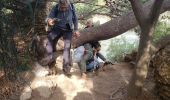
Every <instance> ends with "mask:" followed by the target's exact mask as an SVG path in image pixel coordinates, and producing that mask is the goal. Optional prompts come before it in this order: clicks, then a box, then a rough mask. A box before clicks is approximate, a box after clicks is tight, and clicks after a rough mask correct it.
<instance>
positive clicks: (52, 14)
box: [45, 6, 58, 23]
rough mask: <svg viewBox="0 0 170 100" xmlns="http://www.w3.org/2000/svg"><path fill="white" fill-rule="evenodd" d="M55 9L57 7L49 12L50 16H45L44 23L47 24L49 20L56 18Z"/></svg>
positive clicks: (55, 7)
mask: <svg viewBox="0 0 170 100" xmlns="http://www.w3.org/2000/svg"><path fill="white" fill-rule="evenodd" d="M57 9H58V7H57V6H54V7H53V8H52V10H51V12H50V14H49V15H48V16H47V18H46V20H45V22H46V23H47V22H48V20H49V19H54V18H55V17H56V16H55V14H56V13H57Z"/></svg>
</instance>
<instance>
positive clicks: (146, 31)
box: [128, 0, 163, 98]
mask: <svg viewBox="0 0 170 100" xmlns="http://www.w3.org/2000/svg"><path fill="white" fill-rule="evenodd" d="M138 2H140V1H138ZM133 3H134V1H133V0H131V4H132V6H134V5H133ZM162 3H163V0H155V2H154V3H153V5H152V8H151V10H150V12H149V14H148V15H147V16H146V19H144V20H143V22H144V23H143V25H144V26H141V34H140V42H139V48H138V55H137V61H136V70H135V71H134V74H133V76H132V78H131V81H130V84H129V87H128V96H129V97H131V98H137V97H139V95H140V94H141V92H142V87H143V84H144V81H145V79H146V76H147V72H148V69H147V68H148V64H149V61H150V56H151V54H150V48H151V40H152V35H153V32H154V29H155V25H156V22H157V20H158V17H159V14H160V9H161V6H162ZM134 9H135V10H134ZM136 9H143V8H136V7H133V10H134V13H135V15H136V17H139V16H141V15H138V14H136V13H137V12H136V11H138V10H136ZM144 16H145V15H144ZM138 22H139V23H140V21H138Z"/></svg>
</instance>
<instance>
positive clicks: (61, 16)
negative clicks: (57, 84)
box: [46, 0, 80, 76]
mask: <svg viewBox="0 0 170 100" xmlns="http://www.w3.org/2000/svg"><path fill="white" fill-rule="evenodd" d="M46 22H47V23H48V25H50V26H53V28H52V29H51V30H50V31H49V33H48V39H49V41H48V43H47V46H46V47H47V52H48V58H49V59H50V60H49V64H50V63H52V62H54V61H55V59H54V55H53V52H54V51H55V46H56V43H57V41H58V39H59V38H60V37H61V36H62V37H63V40H64V52H63V72H64V74H65V75H67V76H70V75H71V74H70V67H71V66H70V48H71V39H72V34H74V35H76V36H79V35H80V33H79V32H78V19H77V16H76V14H75V8H74V6H73V4H71V3H70V1H69V0H59V2H58V4H56V5H55V6H54V7H53V9H52V10H51V12H50V14H49V16H48V17H47V19H46ZM73 26H74V28H73Z"/></svg>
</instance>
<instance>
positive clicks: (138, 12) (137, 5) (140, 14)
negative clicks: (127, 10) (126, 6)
mask: <svg viewBox="0 0 170 100" xmlns="http://www.w3.org/2000/svg"><path fill="white" fill-rule="evenodd" d="M129 1H130V3H131V5H132V9H133V12H134V14H135V16H136V19H137V21H138V23H139V25H140V27H141V28H142V27H143V26H145V20H146V14H145V13H144V10H143V6H142V3H141V2H140V1H139V0H129Z"/></svg>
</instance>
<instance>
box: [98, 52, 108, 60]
mask: <svg viewBox="0 0 170 100" xmlns="http://www.w3.org/2000/svg"><path fill="white" fill-rule="evenodd" d="M96 55H97V57H99V58H100V59H102V60H103V61H106V58H105V57H104V56H103V55H102V54H101V53H97V54H96Z"/></svg>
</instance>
